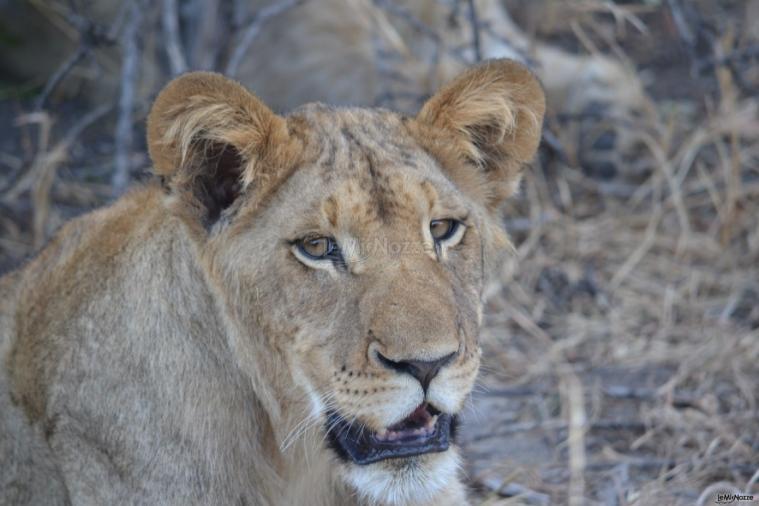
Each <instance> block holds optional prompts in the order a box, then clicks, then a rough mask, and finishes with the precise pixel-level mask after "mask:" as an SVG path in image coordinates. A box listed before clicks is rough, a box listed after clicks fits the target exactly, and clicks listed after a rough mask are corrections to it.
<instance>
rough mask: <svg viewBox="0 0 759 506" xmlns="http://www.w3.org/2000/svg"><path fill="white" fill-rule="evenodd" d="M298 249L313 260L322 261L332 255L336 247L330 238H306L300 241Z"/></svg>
mask: <svg viewBox="0 0 759 506" xmlns="http://www.w3.org/2000/svg"><path fill="white" fill-rule="evenodd" d="M298 249H300V251H301V252H303V253H304V254H305V255H306V256H308V257H310V258H313V259H314V260H322V259H325V258H328V257H329V256H330V255H332V254H333V253H334V252H335V250H336V249H337V246H336V244H335V240H334V239H332V238H331V237H307V238H305V239H301V240H300V242H299V243H298Z"/></svg>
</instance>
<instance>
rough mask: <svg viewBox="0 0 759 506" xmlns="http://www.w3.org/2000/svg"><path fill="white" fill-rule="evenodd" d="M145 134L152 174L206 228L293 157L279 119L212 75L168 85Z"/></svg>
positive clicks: (234, 84)
mask: <svg viewBox="0 0 759 506" xmlns="http://www.w3.org/2000/svg"><path fill="white" fill-rule="evenodd" d="M147 134H148V149H149V151H150V157H151V159H152V161H153V167H154V172H155V173H156V174H157V175H159V176H162V177H163V178H164V179H165V180H166V181H167V182H168V185H169V187H170V188H171V190H172V191H174V192H176V193H178V194H179V195H180V197H181V198H182V200H183V201H185V202H189V203H191V204H192V206H191V207H192V208H194V209H195V210H196V211H197V214H198V215H199V218H200V219H201V221H202V222H203V223H204V224H205V225H206V226H208V225H210V224H212V223H213V222H214V221H216V219H218V217H219V216H220V214H221V213H222V212H223V211H224V210H225V209H226V208H228V207H230V206H231V205H232V204H233V203H234V201H235V200H236V199H237V197H238V196H239V195H240V194H241V193H242V192H243V191H245V190H246V189H247V188H248V187H250V186H253V187H255V188H256V189H257V190H258V191H261V189H262V187H265V186H266V185H271V184H274V183H276V181H277V180H279V179H281V178H282V177H283V173H284V172H285V169H286V168H287V165H288V163H291V162H292V158H293V156H294V152H295V151H296V150H295V149H293V144H294V140H293V139H292V138H291V137H290V134H289V131H288V125H287V120H286V119H285V118H283V117H281V116H278V115H276V114H274V113H273V112H272V111H271V110H270V109H269V108H268V107H266V105H264V104H263V102H261V101H260V100H259V99H258V98H257V97H255V96H254V95H253V94H252V93H250V92H249V91H248V90H247V89H245V88H244V87H243V86H242V85H240V84H239V83H237V82H235V81H232V80H231V79H227V78H226V77H224V76H222V75H220V74H215V73H212V72H191V73H188V74H184V75H182V76H180V77H178V78H176V79H174V80H173V81H172V82H170V83H169V84H168V85H167V86H166V87H165V88H164V89H163V91H161V93H160V94H159V95H158V97H157V98H156V101H155V103H154V104H153V107H152V109H151V111H150V115H149V116H148V127H147ZM295 144H297V142H295Z"/></svg>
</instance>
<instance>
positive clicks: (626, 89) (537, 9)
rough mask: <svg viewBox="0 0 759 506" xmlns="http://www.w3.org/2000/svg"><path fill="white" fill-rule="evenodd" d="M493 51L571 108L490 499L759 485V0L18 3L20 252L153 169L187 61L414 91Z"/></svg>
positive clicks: (11, 95)
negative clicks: (153, 141)
mask: <svg viewBox="0 0 759 506" xmlns="http://www.w3.org/2000/svg"><path fill="white" fill-rule="evenodd" d="M492 57H510V58H516V59H519V60H521V61H523V62H525V63H527V64H528V65H530V66H531V67H532V68H533V70H534V71H535V72H536V73H537V75H538V76H539V77H540V79H541V81H542V82H543V84H544V86H545V88H546V91H547V95H548V114H547V117H546V123H545V129H544V136H543V144H542V147H541V150H540V153H539V156H538V159H537V160H536V161H535V163H534V164H533V165H532V167H531V168H530V170H529V171H528V172H527V174H526V180H525V182H524V185H523V190H522V192H521V194H520V195H518V196H517V197H516V198H514V199H512V201H511V202H510V203H509V204H508V205H507V208H506V210H505V211H506V212H505V214H504V226H505V227H506V228H507V229H508V230H509V232H510V234H511V236H512V238H513V240H514V244H515V246H516V252H515V255H514V258H512V259H511V260H510V261H509V262H507V264H506V265H505V266H504V268H503V270H502V271H501V272H498V273H495V277H494V278H495V279H494V281H493V282H492V283H491V285H490V286H489V287H488V290H487V293H486V295H487V316H486V320H485V326H484V329H483V334H482V343H483V348H484V362H483V369H482V373H481V376H480V382H479V385H478V386H477V388H476V391H475V392H474V394H473V395H472V399H471V403H470V406H469V407H468V409H467V413H466V416H465V421H464V426H463V430H462V434H461V438H462V442H463V444H464V448H465V452H466V454H467V457H468V463H467V467H466V469H465V471H466V474H467V480H468V483H469V484H470V485H471V488H472V491H473V496H474V497H475V498H476V500H475V503H477V504H479V503H481V504H489V505H490V504H503V505H505V504H531V505H532V504H535V505H552V504H572V505H590V504H604V505H632V504H635V505H651V504H662V505H670V504H673V505H679V504H688V505H692V504H698V505H704V504H715V502H716V494H717V493H741V492H742V493H753V494H754V495H755V497H757V498H759V407H758V406H757V404H758V402H759V114H758V112H757V106H759V96H758V91H759V88H758V86H759V62H758V61H757V59H758V58H759V1H751V0H744V1H739V0H735V1H706V0H668V1H665V0H646V1H617V2H611V1H601V0H571V1H561V2H558V1H556V2H550V1H538V0H533V1H530V2H526V1H515V0H503V1H501V0H409V1H401V0H278V1H264V0H155V1H149V0H15V1H13V0H0V273H2V272H5V271H7V270H9V269H11V268H13V267H14V266H17V265H19V263H21V262H22V261H23V260H24V259H25V258H28V256H29V255H32V254H33V253H34V252H35V251H36V250H38V249H39V248H40V247H41V246H42V245H43V244H44V243H45V241H46V240H47V239H49V237H50V236H51V234H53V233H54V232H55V230H56V229H57V228H58V227H59V226H60V225H61V223H63V222H64V221H66V220H68V219H70V218H72V217H74V216H76V215H78V214H81V213H84V212H86V211H88V210H90V209H93V208H94V207H97V206H101V205H105V204H108V203H109V202H111V201H112V200H113V199H115V198H117V197H118V196H119V195H120V194H121V193H123V192H124V191H125V190H126V189H127V188H128V187H129V186H130V185H132V184H135V181H139V180H144V179H146V178H148V177H150V162H149V159H148V157H147V154H146V146H145V140H144V120H145V116H146V114H147V112H148V110H149V107H150V103H151V100H152V99H153V98H154V97H155V95H156V93H157V92H158V91H159V90H160V88H161V87H162V86H163V85H164V84H165V83H166V82H167V80H169V79H170V78H171V77H172V76H174V75H177V74H180V73H182V72H185V71H187V70H192V69H209V70H216V71H220V72H224V73H225V74H227V75H229V76H232V77H235V78H236V79H238V80H240V81H241V82H243V83H244V84H245V85H247V86H248V87H250V88H251V89H252V90H253V91H255V92H256V93H257V94H258V95H259V96H260V97H261V98H262V99H263V100H264V101H265V102H266V103H268V104H269V105H270V106H272V107H273V108H274V109H276V110H278V111H280V112H285V111H287V110H288V109H291V108H294V107H296V106H298V105H299V104H301V103H304V102H308V101H314V100H320V101H325V102H330V103H334V104H350V105H367V106H382V107H387V108H392V109H397V110H401V111H404V112H414V111H416V110H417V109H418V107H419V106H420V104H421V103H422V102H423V101H424V99H425V98H426V97H428V96H429V95H430V94H431V93H432V92H434V90H435V89H436V88H437V87H438V86H439V85H440V84H441V83H444V82H445V81H446V80H448V79H450V78H451V77H452V76H453V75H455V74H456V73H457V72H459V71H460V70H461V69H463V68H465V67H466V66H467V65H470V64H472V63H474V62H476V61H478V60H482V59H485V58H492Z"/></svg>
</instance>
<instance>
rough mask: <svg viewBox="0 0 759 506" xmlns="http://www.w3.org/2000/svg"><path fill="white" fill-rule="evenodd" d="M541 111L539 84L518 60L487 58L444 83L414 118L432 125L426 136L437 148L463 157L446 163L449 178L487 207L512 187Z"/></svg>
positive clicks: (533, 145)
mask: <svg viewBox="0 0 759 506" xmlns="http://www.w3.org/2000/svg"><path fill="white" fill-rule="evenodd" d="M544 112H545V95H544V94H543V89H542V87H541V86H540V83H539V82H538V80H537V79H536V78H535V77H534V76H533V75H532V73H531V72H530V71H529V70H528V69H527V68H526V67H525V66H524V65H522V64H520V63H517V62H515V61H511V60H490V61H487V62H484V63H482V64H480V65H477V66H475V67H473V68H471V69H469V70H467V71H465V72H464V73H463V74H461V75H460V76H459V77H457V78H455V79H454V80H453V81H452V82H451V83H449V84H448V85H446V86H444V87H443V88H442V89H441V90H440V91H439V92H438V93H437V94H435V95H434V96H433V97H432V98H430V99H429V100H428V101H427V103H425V104H424V106H423V107H422V110H421V111H420V112H419V114H418V116H417V122H418V123H420V124H421V125H426V126H432V127H433V128H432V129H429V130H427V132H428V134H427V135H426V136H427V137H435V138H437V140H436V141H434V142H433V144H435V145H437V149H438V150H440V149H442V150H444V151H445V152H447V153H448V156H455V157H456V158H458V159H459V160H462V159H463V161H464V162H465V163H463V164H461V163H457V164H456V166H455V167H448V168H447V170H449V171H450V172H451V174H450V176H451V178H452V179H453V180H454V181H455V182H457V183H459V184H460V185H461V186H462V189H465V190H468V191H471V192H473V193H474V194H475V195H476V196H478V197H479V198H481V199H483V200H484V203H485V204H486V205H487V206H488V207H489V208H491V209H492V208H495V207H497V206H498V205H500V204H501V202H502V201H503V200H504V199H505V198H507V197H509V196H511V195H512V194H513V193H514V191H515V190H516V188H517V187H518V184H519V180H520V178H521V175H522V171H523V166H524V164H525V163H526V162H529V161H530V160H531V159H532V157H533V156H534V155H535V151H536V150H537V148H538V144H539V142H540V136H541V129H542V124H543V114H544ZM432 149H433V150H434V149H435V147H432Z"/></svg>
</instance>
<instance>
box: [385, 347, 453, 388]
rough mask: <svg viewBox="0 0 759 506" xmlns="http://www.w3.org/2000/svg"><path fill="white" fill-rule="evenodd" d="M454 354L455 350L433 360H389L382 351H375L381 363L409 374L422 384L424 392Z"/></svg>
mask: <svg viewBox="0 0 759 506" xmlns="http://www.w3.org/2000/svg"><path fill="white" fill-rule="evenodd" d="M455 356H456V352H455V351H454V352H453V353H449V354H448V355H446V356H444V357H441V358H438V359H435V360H390V359H389V358H387V357H386V356H384V355H383V354H382V353H379V352H377V358H379V361H380V362H381V363H382V365H384V366H385V367H387V368H388V369H393V370H395V371H398V372H401V373H406V374H410V375H411V376H413V377H414V378H416V379H417V380H418V381H419V383H421V384H422V389H424V392H425V393H427V387H429V386H430V382H431V381H432V379H433V378H434V377H435V376H437V373H438V372H440V369H442V368H443V366H445V365H446V364H448V363H449V362H450V361H451V360H453V357H455Z"/></svg>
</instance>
